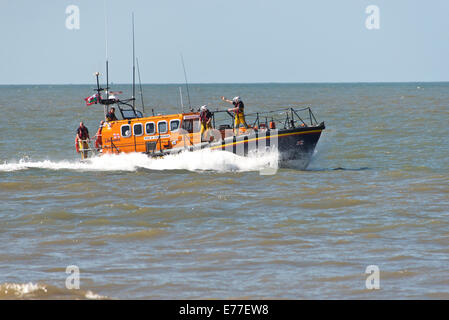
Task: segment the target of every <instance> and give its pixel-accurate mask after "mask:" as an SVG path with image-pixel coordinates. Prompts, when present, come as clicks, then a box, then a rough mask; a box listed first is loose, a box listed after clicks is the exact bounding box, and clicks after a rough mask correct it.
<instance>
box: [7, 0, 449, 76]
mask: <svg viewBox="0 0 449 320" xmlns="http://www.w3.org/2000/svg"><path fill="white" fill-rule="evenodd" d="M104 4H105V1H104V0H41V1H25V0H0V27H1V28H0V30H1V31H0V32H1V41H2V50H0V84H67V83H76V84H77V83H88V84H90V83H92V82H93V73H94V72H95V71H97V70H98V71H100V72H103V71H104V63H105V58H106V48H105V47H106V41H105V10H104ZM106 4H107V10H106V13H107V21H108V23H107V25H108V30H107V35H108V37H107V39H108V59H109V63H110V79H111V80H112V81H113V82H115V83H129V82H131V80H132V73H131V68H132V38H131V14H132V12H134V15H135V28H136V31H135V36H136V56H137V57H138V58H139V63H140V69H141V70H140V71H141V75H142V82H144V83H182V82H184V74H183V69H182V64H181V58H180V54H181V53H182V55H183V56H184V61H185V66H186V70H187V75H188V78H189V82H191V83H244V82H250V83H257V82H396V81H448V80H449V61H448V59H449V19H447V15H448V14H449V1H447V0H429V1H418V0H394V1H391V0H382V1H381V0H369V1H365V0H341V1H335V0H314V1H312V0H309V1H299V0H291V1H290V0H277V1H272V0H270V1H268V0H239V1H237V0H225V1H224V0H223V1H222V0H220V1H218V0H189V1H181V0H164V1H151V0H150V1H138V0H128V1H118V0H117V1H116V0H106ZM69 5H76V6H78V8H79V10H80V16H79V17H80V28H79V30H69V29H67V28H66V18H67V16H68V15H67V14H66V13H65V11H66V7H67V6H69ZM369 5H376V6H378V8H379V10H380V29H378V30H368V29H367V28H366V26H365V20H366V18H367V17H368V14H367V13H365V9H366V7H367V6H369Z"/></svg>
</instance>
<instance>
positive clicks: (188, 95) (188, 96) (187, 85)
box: [181, 53, 192, 109]
mask: <svg viewBox="0 0 449 320" xmlns="http://www.w3.org/2000/svg"><path fill="white" fill-rule="evenodd" d="M181 62H182V69H183V70H184V79H185V80H186V89H187V99H188V101H189V108H190V109H192V105H191V104H190V94H189V83H188V81H187V73H186V67H185V65H184V58H183V57H182V53H181Z"/></svg>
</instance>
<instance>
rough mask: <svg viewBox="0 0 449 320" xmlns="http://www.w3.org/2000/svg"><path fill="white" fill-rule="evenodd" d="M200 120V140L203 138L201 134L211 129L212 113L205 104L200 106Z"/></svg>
mask: <svg viewBox="0 0 449 320" xmlns="http://www.w3.org/2000/svg"><path fill="white" fill-rule="evenodd" d="M200 110H201V112H200V121H201V131H200V135H201V140H203V134H204V133H207V132H208V131H209V129H212V124H211V122H212V113H211V112H210V111H209V109H207V106H206V105H204V106H202V107H201V108H200Z"/></svg>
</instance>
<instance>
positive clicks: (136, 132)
mask: <svg viewBox="0 0 449 320" xmlns="http://www.w3.org/2000/svg"><path fill="white" fill-rule="evenodd" d="M133 130H134V135H135V136H141V135H142V134H143V126H142V124H141V123H136V124H135V125H134V126H133Z"/></svg>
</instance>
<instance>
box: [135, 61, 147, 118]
mask: <svg viewBox="0 0 449 320" xmlns="http://www.w3.org/2000/svg"><path fill="white" fill-rule="evenodd" d="M136 62H137V75H138V76H139V87H140V99H141V100H142V112H143V114H145V105H144V103H143V90H142V81H141V80H140V68H139V58H136Z"/></svg>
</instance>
